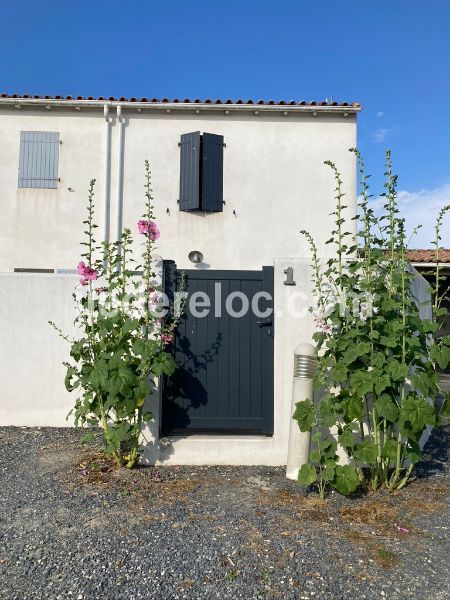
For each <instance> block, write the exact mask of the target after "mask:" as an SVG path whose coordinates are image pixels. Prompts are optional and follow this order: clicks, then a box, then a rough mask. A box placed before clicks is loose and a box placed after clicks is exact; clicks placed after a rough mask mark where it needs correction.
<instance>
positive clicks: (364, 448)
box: [353, 439, 377, 465]
mask: <svg viewBox="0 0 450 600" xmlns="http://www.w3.org/2000/svg"><path fill="white" fill-rule="evenodd" d="M353 456H354V457H355V458H356V460H357V461H358V462H360V463H367V464H368V465H373V464H375V463H376V461H377V447H376V446H375V444H374V443H373V442H372V440H369V439H367V440H363V441H362V442H361V443H359V444H358V445H357V446H355V448H354V450H353Z"/></svg>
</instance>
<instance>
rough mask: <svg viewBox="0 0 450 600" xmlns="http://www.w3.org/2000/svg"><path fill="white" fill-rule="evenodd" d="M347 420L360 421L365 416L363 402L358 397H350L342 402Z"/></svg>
mask: <svg viewBox="0 0 450 600" xmlns="http://www.w3.org/2000/svg"><path fill="white" fill-rule="evenodd" d="M342 407H343V408H344V411H345V416H346V418H347V420H349V421H353V420H354V419H356V420H358V421H359V420H360V419H361V418H362V415H363V400H362V398H360V397H357V396H350V397H348V398H346V399H345V400H344V401H343V402H342Z"/></svg>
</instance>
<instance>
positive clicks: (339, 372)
mask: <svg viewBox="0 0 450 600" xmlns="http://www.w3.org/2000/svg"><path fill="white" fill-rule="evenodd" d="M331 376H332V377H333V379H334V380H335V381H339V382H341V381H345V380H346V379H347V377H348V369H347V367H346V365H345V364H344V363H342V362H340V363H337V365H334V366H333V367H332V369H331Z"/></svg>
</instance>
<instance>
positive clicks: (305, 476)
mask: <svg viewBox="0 0 450 600" xmlns="http://www.w3.org/2000/svg"><path fill="white" fill-rule="evenodd" d="M316 479H317V473H316V469H315V467H313V466H312V465H309V464H307V465H302V466H301V467H300V470H299V472H298V477H297V483H298V484H299V485H311V483H314V482H315V481H316Z"/></svg>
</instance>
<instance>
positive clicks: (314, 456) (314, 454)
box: [309, 448, 320, 463]
mask: <svg viewBox="0 0 450 600" xmlns="http://www.w3.org/2000/svg"><path fill="white" fill-rule="evenodd" d="M309 460H310V461H311V462H312V463H318V462H320V451H319V450H318V449H317V448H313V449H312V450H311V451H310V452H309Z"/></svg>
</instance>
